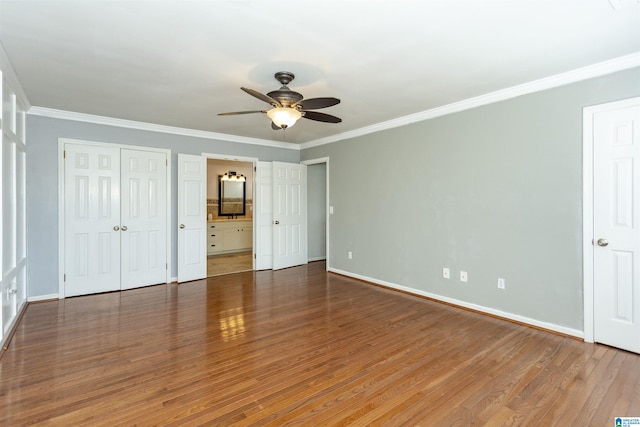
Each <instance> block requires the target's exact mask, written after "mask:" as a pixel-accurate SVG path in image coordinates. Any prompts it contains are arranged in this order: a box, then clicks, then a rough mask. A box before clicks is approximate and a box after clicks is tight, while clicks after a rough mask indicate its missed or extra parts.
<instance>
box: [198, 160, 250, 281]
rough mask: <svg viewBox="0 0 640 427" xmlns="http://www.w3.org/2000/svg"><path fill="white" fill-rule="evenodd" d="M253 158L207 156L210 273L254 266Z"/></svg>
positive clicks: (239, 270)
mask: <svg viewBox="0 0 640 427" xmlns="http://www.w3.org/2000/svg"><path fill="white" fill-rule="evenodd" d="M253 181H254V169H253V163H252V162H243V161H235V160H226V159H224V160H223V159H214V158H208V159H207V277H211V276H219V275H222V274H230V273H237V272H241V271H252V270H253V194H254V191H253Z"/></svg>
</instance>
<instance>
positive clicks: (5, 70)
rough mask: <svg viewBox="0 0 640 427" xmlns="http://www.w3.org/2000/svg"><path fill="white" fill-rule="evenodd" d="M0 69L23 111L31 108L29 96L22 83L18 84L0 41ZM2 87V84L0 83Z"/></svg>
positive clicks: (18, 81) (16, 76)
mask: <svg viewBox="0 0 640 427" xmlns="http://www.w3.org/2000/svg"><path fill="white" fill-rule="evenodd" d="M0 70H2V73H0V75H2V76H4V78H5V79H7V82H8V83H9V86H11V90H13V92H14V93H15V94H16V98H17V99H18V102H19V103H20V104H21V105H22V107H23V108H24V110H25V111H28V110H29V109H30V108H31V103H30V102H29V98H27V95H26V94H25V93H24V91H23V90H22V85H21V84H20V80H19V79H18V75H17V74H16V71H15V70H14V69H13V65H11V61H10V60H9V56H8V55H7V52H6V51H5V50H4V46H3V45H2V43H1V42H0ZM0 87H2V85H0Z"/></svg>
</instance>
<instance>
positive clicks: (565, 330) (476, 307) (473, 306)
mask: <svg viewBox="0 0 640 427" xmlns="http://www.w3.org/2000/svg"><path fill="white" fill-rule="evenodd" d="M328 271H330V272H332V273H336V274H341V275H343V276H347V277H352V278H354V279H358V280H364V281H365V282H371V283H374V284H376V285H382V286H385V287H387V288H392V289H397V290H400V291H403V292H408V293H410V294H414V295H419V296H424V297H427V298H431V299H434V300H436V301H442V302H445V303H447V304H451V305H456V306H459V307H464V308H468V309H471V310H474V311H479V312H481V313H486V314H490V315H492V316H496V317H502V318H504V319H509V320H513V321H515V322H519V323H524V324H527V325H530V326H534V327H536V328H541V329H546V330H549V331H554V332H558V333H561V334H564V335H570V336H572V337H576V338H580V339H584V332H583V331H579V330H577V329H572V328H567V327H565V326H560V325H556V324H554V323H548V322H542V321H540V320H536V319H531V318H529V317H524V316H520V315H518V314H513V313H507V312H505V311H501V310H497V309H495V308H491V307H485V306H482V305H478V304H472V303H469V302H466V301H460V300H457V299H454V298H449V297H445V296H442V295H438V294H433V293H431V292H425V291H421V290H419V289H415V288H409V287H407V286H402V285H398V284H396V283H391V282H387V281H384V280H378V279H375V278H373V277H367V276H362V275H360V274H355V273H351V272H349V271H344V270H339V269H337V268H328Z"/></svg>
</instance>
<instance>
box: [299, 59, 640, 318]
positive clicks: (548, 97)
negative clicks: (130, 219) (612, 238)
mask: <svg viewBox="0 0 640 427" xmlns="http://www.w3.org/2000/svg"><path fill="white" fill-rule="evenodd" d="M634 96H640V69H638V68H636V69H633V70H627V71H623V72H619V73H615V74H612V75H609V76H605V77H600V78H595V79H591V80H587V81H583V82H579V83H575V84H571V85H567V86H563V87H560V88H555V89H550V90H546V91H542V92H538V93H534V94H530V95H526V96H521V97H518V98H514V99H511V100H507V101H503V102H499V103H495V104H491V105H487V106H483V107H478V108H475V109H472V110H468V111H464V112H460V113H456V114H451V115H448V116H444V117H439V118H435V119H432V120H428V121H424V122H420V123H416V124H412V125H407V126H404V127H401V128H396V129H391V130H387V131H382V132H378V133H375V134H370V135H365V136H362V137H358V138H353V139H351V140H348V141H340V142H336V143H333V144H328V145H323V146H319V147H314V148H310V149H306V150H303V152H302V155H301V159H302V160H306V159H314V158H319V157H330V159H331V168H330V170H329V173H330V191H329V194H330V204H331V205H333V206H334V208H335V211H334V214H333V215H331V216H330V223H331V227H330V246H331V247H330V248H329V252H330V267H331V268H336V269H340V270H343V271H346V272H350V273H354V274H358V275H362V276H366V277H370V278H374V279H377V280H383V281H387V282H391V283H394V284H397V285H402V286H407V287H410V288H413V289H415V290H419V291H424V292H429V293H433V294H437V295H441V296H444V297H448V298H454V299H457V300H460V301H464V302H467V303H470V304H478V305H481V306H484V307H489V308H492V309H496V310H501V311H503V312H507V313H512V314H515V315H519V316H525V317H528V318H531V319H535V320H538V321H541V322H548V323H551V324H555V325H559V326H562V327H567V328H572V329H575V330H582V329H583V301H582V255H581V250H582V249H581V239H582V108H583V107H585V106H589V105H595V104H600V103H604V102H610V101H614V100H620V99H625V98H630V97H634ZM347 251H353V259H352V260H348V259H347ZM443 267H449V268H451V269H452V278H451V279H450V280H446V279H443V278H442V268H443ZM460 270H465V271H467V272H468V274H469V282H468V283H461V282H460V281H459V280H458V272H459V271H460ZM498 277H504V278H505V279H506V289H505V290H503V291H501V290H498V289H497V286H496V281H497V278H498Z"/></svg>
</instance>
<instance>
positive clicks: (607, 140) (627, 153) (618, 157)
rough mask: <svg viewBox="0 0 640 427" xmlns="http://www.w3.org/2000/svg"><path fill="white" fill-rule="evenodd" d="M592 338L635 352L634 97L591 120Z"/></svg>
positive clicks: (639, 195) (637, 191) (639, 330)
mask: <svg viewBox="0 0 640 427" xmlns="http://www.w3.org/2000/svg"><path fill="white" fill-rule="evenodd" d="M593 158H594V168H593V188H594V192H593V193H594V194H593V202H594V209H593V212H594V215H593V224H594V271H593V279H594V290H593V293H594V312H593V315H594V339H595V341H597V342H600V343H603V344H608V345H612V346H615V347H619V348H623V349H626V350H630V351H633V352H636V353H640V167H639V166H638V165H640V98H637V99H636V102H635V105H627V106H624V107H617V108H615V109H612V110H608V111H601V112H597V113H595V114H594V117H593Z"/></svg>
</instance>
